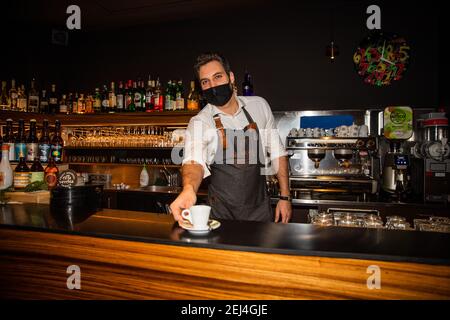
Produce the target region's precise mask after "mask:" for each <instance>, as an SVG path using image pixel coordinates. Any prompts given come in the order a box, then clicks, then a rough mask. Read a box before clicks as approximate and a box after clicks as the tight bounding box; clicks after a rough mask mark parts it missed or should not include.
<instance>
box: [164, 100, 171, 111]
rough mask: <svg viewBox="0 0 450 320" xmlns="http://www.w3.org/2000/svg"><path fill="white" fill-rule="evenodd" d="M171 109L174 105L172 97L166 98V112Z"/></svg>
mask: <svg viewBox="0 0 450 320" xmlns="http://www.w3.org/2000/svg"><path fill="white" fill-rule="evenodd" d="M171 107H172V103H171V101H170V97H166V101H165V104H164V109H165V110H170V108H171Z"/></svg>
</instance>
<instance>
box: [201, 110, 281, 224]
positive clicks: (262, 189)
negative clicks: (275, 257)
mask: <svg viewBox="0 0 450 320" xmlns="http://www.w3.org/2000/svg"><path fill="white" fill-rule="evenodd" d="M242 110H243V111H244V113H245V117H246V118H247V121H248V123H249V124H248V125H247V126H246V127H245V128H244V129H243V130H232V129H225V128H224V127H223V125H222V121H221V120H220V116H219V114H216V115H214V117H213V118H214V122H215V124H216V129H217V131H218V134H219V143H218V148H217V151H216V155H215V158H214V161H213V163H212V164H211V165H210V170H211V183H210V185H209V189H208V202H209V205H210V206H211V208H212V210H211V215H212V217H214V218H219V219H227V220H251V221H264V222H269V221H273V219H274V217H273V214H272V208H271V205H270V197H269V195H268V193H267V189H266V177H265V176H264V175H262V174H261V169H262V168H263V167H264V165H263V161H264V157H263V155H262V152H263V148H262V144H261V139H260V135H259V130H258V126H257V124H256V122H254V121H253V119H252V117H251V116H250V114H249V113H248V112H247V110H245V107H243V108H242Z"/></svg>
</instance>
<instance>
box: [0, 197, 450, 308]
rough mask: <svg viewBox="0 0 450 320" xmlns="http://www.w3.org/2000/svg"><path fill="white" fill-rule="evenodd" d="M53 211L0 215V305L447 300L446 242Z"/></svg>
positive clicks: (38, 207)
mask: <svg viewBox="0 0 450 320" xmlns="http://www.w3.org/2000/svg"><path fill="white" fill-rule="evenodd" d="M50 208H51V207H50V206H48V205H44V204H8V205H4V206H0V297H1V298H21V299H252V300H259V299H262V300H265V299H450V235H448V234H443V233H430V232H417V231H393V230H372V229H363V228H339V227H317V226H313V225H309V224H294V223H293V224H288V225H282V224H275V223H257V222H239V221H221V226H220V227H219V228H218V229H217V230H214V231H212V232H210V233H209V234H208V235H206V236H194V235H192V234H190V233H189V232H188V231H186V230H184V229H182V228H180V227H178V226H177V225H176V224H174V222H173V219H172V217H171V216H167V215H157V214H152V213H144V212H133V211H120V210H107V209H104V210H103V211H99V212H95V213H93V214H81V215H80V214H73V212H72V213H67V212H66V213H64V214H63V213H61V212H63V211H64V210H61V212H54V210H51V209H50ZM69 266H78V267H79V269H80V279H81V282H80V285H81V288H80V289H68V286H67V282H68V278H69V277H71V275H72V273H70V272H69V273H68V271H67V269H68V267H69ZM374 266H376V267H375V268H379V271H380V278H379V279H380V282H379V284H380V287H379V288H373V287H372V289H369V287H368V285H367V283H368V279H369V277H371V276H372V273H371V272H370V270H373V268H374Z"/></svg>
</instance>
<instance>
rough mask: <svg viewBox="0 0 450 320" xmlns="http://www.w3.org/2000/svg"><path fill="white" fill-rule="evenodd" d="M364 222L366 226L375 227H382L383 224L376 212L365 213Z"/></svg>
mask: <svg viewBox="0 0 450 320" xmlns="http://www.w3.org/2000/svg"><path fill="white" fill-rule="evenodd" d="M364 224H365V227H366V228H376V229H382V228H384V226H383V220H382V219H381V217H380V216H379V215H376V214H367V215H365V217H364Z"/></svg>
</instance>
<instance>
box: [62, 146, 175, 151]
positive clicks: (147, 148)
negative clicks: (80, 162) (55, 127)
mask: <svg viewBox="0 0 450 320" xmlns="http://www.w3.org/2000/svg"><path fill="white" fill-rule="evenodd" d="M173 148H180V149H181V147H75V146H66V147H64V150H117V151H120V150H156V151H158V150H162V151H163V150H166V151H168V150H172V149H173Z"/></svg>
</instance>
